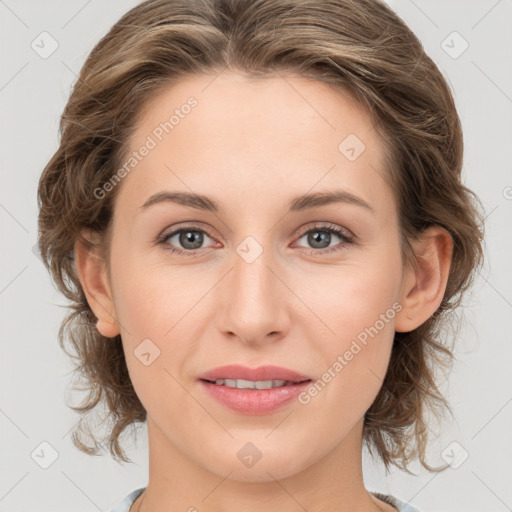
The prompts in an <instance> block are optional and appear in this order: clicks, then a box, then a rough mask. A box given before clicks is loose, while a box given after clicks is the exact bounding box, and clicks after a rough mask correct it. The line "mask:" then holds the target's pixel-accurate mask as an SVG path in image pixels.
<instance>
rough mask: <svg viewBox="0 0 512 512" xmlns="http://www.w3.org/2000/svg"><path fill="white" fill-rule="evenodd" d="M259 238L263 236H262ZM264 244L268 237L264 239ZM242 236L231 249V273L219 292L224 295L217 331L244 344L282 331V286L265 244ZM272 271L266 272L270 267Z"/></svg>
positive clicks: (268, 248) (273, 260)
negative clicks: (229, 335)
mask: <svg viewBox="0 0 512 512" xmlns="http://www.w3.org/2000/svg"><path fill="white" fill-rule="evenodd" d="M262 238H263V237H262ZM265 240H266V241H267V242H268V240H269V238H268V237H267V238H265ZM266 245H267V246H265V247H264V246H263V242H261V243H260V242H259V241H258V240H256V238H255V237H252V236H248V237H246V238H245V239H244V240H243V241H242V242H241V243H240V244H238V246H237V247H236V248H235V251H234V253H233V258H232V263H233V264H232V270H231V272H230V274H229V277H228V279H227V280H226V283H225V286H224V288H223V290H222V293H223V294H226V295H225V297H223V298H224V300H222V301H221V303H222V304H223V311H222V312H221V314H220V318H219V325H218V326H219V328H220V329H221V330H222V331H224V332H225V333H226V332H230V333H233V334H236V335H238V336H239V337H241V338H242V339H243V340H244V341H246V342H247V343H249V342H256V341H258V340H261V339H263V338H264V337H265V336H266V335H267V334H269V333H271V332H278V331H282V330H283V328H284V324H283V323H282V321H283V318H284V311H285V308H284V301H283V296H282V289H281V288H282V286H283V284H282V283H281V282H280V280H279V279H277V278H276V276H275V274H274V272H275V270H274V269H273V267H275V266H276V265H275V259H274V257H273V254H272V250H271V248H270V247H268V245H271V244H266ZM269 267H270V268H272V270H270V268H269Z"/></svg>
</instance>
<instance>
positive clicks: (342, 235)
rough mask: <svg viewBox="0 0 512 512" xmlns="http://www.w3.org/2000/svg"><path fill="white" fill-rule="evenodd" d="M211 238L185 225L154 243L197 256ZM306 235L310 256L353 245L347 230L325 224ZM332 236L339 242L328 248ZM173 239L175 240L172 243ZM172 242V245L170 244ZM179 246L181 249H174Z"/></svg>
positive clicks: (165, 234) (201, 230)
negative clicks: (206, 239) (309, 246)
mask: <svg viewBox="0 0 512 512" xmlns="http://www.w3.org/2000/svg"><path fill="white" fill-rule="evenodd" d="M205 235H206V237H208V238H210V239H211V237H210V236H209V235H208V233H207V232H206V231H205V230H204V229H201V228H200V227H198V226H194V225H187V226H183V227H180V228H179V229H173V230H172V231H170V232H165V231H164V233H162V235H160V236H159V237H158V238H157V240H156V242H157V243H158V244H161V245H163V246H164V248H165V250H168V251H170V252H172V253H175V254H179V255H181V256H197V255H198V254H201V252H200V249H205V247H202V245H203V243H204V239H205ZM306 235H307V243H309V244H311V245H312V246H313V248H312V249H311V250H310V251H309V252H308V254H311V255H318V254H327V253H330V252H334V251H340V250H342V249H344V248H345V247H346V245H347V244H351V243H354V235H353V234H352V233H351V232H350V231H348V230H347V229H344V228H341V227H338V226H334V225H327V224H315V225H314V226H313V228H309V229H308V230H307V231H303V232H302V234H301V235H300V238H299V240H300V239H302V238H304V237H305V236H306ZM332 235H335V238H338V239H340V240H341V242H339V243H337V244H336V245H334V246H332V247H329V245H330V243H331V242H332ZM173 238H174V239H175V240H174V241H173ZM171 242H172V243H171ZM176 244H180V245H181V246H182V247H183V249H180V248H179V247H176Z"/></svg>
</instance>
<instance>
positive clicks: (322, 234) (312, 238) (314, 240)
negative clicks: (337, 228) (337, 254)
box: [309, 231, 330, 248]
mask: <svg viewBox="0 0 512 512" xmlns="http://www.w3.org/2000/svg"><path fill="white" fill-rule="evenodd" d="M315 235H320V236H315ZM329 236H330V234H329V233H326V232H325V231H314V232H312V234H311V235H310V237H309V238H310V239H309V243H311V245H313V246H314V245H315V244H316V243H318V238H320V239H322V238H323V241H324V242H325V241H326V240H325V239H326V237H329ZM320 243H321V240H320ZM328 245H329V240H327V246H328ZM325 247H326V246H325ZM325 247H323V248H325ZM320 248H322V247H320Z"/></svg>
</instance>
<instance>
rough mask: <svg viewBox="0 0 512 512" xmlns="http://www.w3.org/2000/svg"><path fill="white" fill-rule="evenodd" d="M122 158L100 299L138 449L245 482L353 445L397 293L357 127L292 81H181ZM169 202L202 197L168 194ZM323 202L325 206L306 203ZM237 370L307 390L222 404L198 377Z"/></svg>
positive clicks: (376, 160) (382, 185) (387, 197)
mask: <svg viewBox="0 0 512 512" xmlns="http://www.w3.org/2000/svg"><path fill="white" fill-rule="evenodd" d="M191 97H192V98H193V99H190V98H191ZM171 116H174V117H171ZM166 123H167V124H166ZM144 147H145V148H146V149H142V148H144ZM133 152H136V154H134V153H133ZM129 157H132V158H134V159H135V160H132V161H131V163H130V164H129V165H127V167H125V171H126V169H129V172H125V173H121V174H120V176H123V174H125V176H124V178H123V179H122V180H121V182H120V183H119V184H117V185H116V186H118V187H121V188H120V190H119V191H118V192H119V195H118V197H117V200H116V203H115V209H114V219H113V235H112V243H111V252H110V270H111V281H110V286H111V291H112V296H113V304H114V307H115V316H116V318H117V319H118V323H119V325H120V332H121V336H122V340H123V346H124V350H125V353H126V358H127V364H128V369H129V372H130V376H131V379H132V381H133V385H134V387H135V390H136V392H137V394H138V396H139V398H140V400H141V402H142V404H143V405H144V407H145V409H146V410H147V413H148V428H149V433H150V443H153V448H155V446H158V448H159V449H160V450H161V451H160V453H165V452H166V450H167V448H168V447H170V446H172V447H175V448H176V449H177V450H179V451H180V452H181V453H182V454H183V455H184V456H186V457H187V458H188V459H190V460H192V461H193V462H194V463H196V464H197V465H199V466H201V467H202V468H205V469H207V470H209V471H211V472H213V473H215V474H218V475H221V476H222V477H224V476H226V475H227V474H228V473H230V478H233V479H235V480H246V481H249V480H250V481H264V480H269V479H270V478H271V477H270V476H269V473H270V474H271V475H272V477H273V478H285V477H287V476H290V475H293V474H295V473H297V472H299V471H301V470H303V469H305V468H307V467H309V466H311V465H312V464H314V463H315V462H317V461H319V460H320V459H323V458H325V457H327V455H329V454H331V453H335V452H333V450H338V449H341V447H343V446H345V447H346V448H347V449H349V448H350V447H352V448H353V447H354V446H356V448H357V450H360V444H358V443H360V434H361V429H362V421H363V417H364V414H365V411H366V410H367V409H368V408H369V407H370V405H371V404H372V402H373V400H374V399H375V397H376V395H377V393H378V391H379V389H380V387H381V385H382V380H383V378H384V375H385V373H386V369H387V365H388V361H389V357H390V352H391V347H392V342H393V335H394V327H395V320H396V313H397V312H398V311H399V310H400V301H401V299H402V297H403V296H404V293H405V292H404V278H405V270H404V268H403V264H402V259H401V251H400V243H399V229H398V221H397V210H396V203H395V199H394V196H393V192H392V190H391V189H390V187H389V185H388V184H387V182H386V181H385V180H384V179H383V175H384V152H383V146H382V142H381V140H380V138H379V135H378V134H377V132H376V131H375V129H374V127H373V125H372V122H371V120H370V118H369V117H368V115H367V114H366V113H365V112H364V111H363V110H362V109H361V108H360V107H359V106H357V105H356V104H355V103H354V101H353V100H352V99H351V97H350V96H348V95H345V94H342V93H340V92H335V91H334V90H332V89H330V88H329V86H327V85H326V84H323V83H320V82H317V81H311V80H308V79H305V78H301V77H297V76H286V77H275V78H265V79H248V78H246V77H243V76H241V75H238V74H234V73H228V72H223V73H221V74H220V75H219V76H217V77H215V75H214V74H212V75H209V76H202V77H199V76H194V77H191V78H188V79H186V80H183V81H181V82H180V83H179V84H177V85H173V86H171V87H169V89H167V90H165V91H164V92H163V93H161V94H160V95H158V96H156V97H154V98H152V100H151V102H150V103H149V104H148V105H147V107H146V108H145V110H144V115H143V116H142V117H141V119H140V123H139V124H138V126H137V130H136V132H135V134H134V136H133V138H132V139H131V142H130V152H129V155H128V157H127V162H128V158H129ZM135 161H136V164H135ZM176 193H181V194H184V195H190V194H197V195H201V196H207V197H208V200H206V201H199V200H195V201H190V202H189V204H185V202H184V201H181V202H179V201H173V200H171V199H169V198H167V199H166V196H165V194H176ZM325 193H329V194H332V193H337V194H338V199H339V200H338V201H330V202H325V203H324V202H323V201H321V200H318V199H317V200H311V199H310V200H305V197H306V196H309V195H316V194H325ZM151 198H153V199H151ZM148 203H150V204H149V205H148ZM213 203H215V205H216V206H217V210H216V211H214V210H213V208H212V204H213ZM145 204H146V206H144V205H145ZM292 205H293V207H291V206H292ZM206 206H209V208H206ZM330 229H334V230H339V231H340V233H339V234H337V233H336V232H333V231H329V230H330ZM178 230H182V231H178ZM187 233H188V234H187ZM157 240H159V241H157ZM173 250H175V251H176V252H173ZM235 364H236V365H241V366H244V367H246V368H249V369H255V368H259V367H262V366H266V365H272V366H278V367H282V368H285V369H288V370H292V371H294V372H297V373H298V374H300V375H301V376H302V377H304V378H305V379H311V383H309V384H305V385H304V384H303V385H301V386H295V387H294V390H295V391H294V393H295V394H294V393H291V395H288V394H286V393H287V392H288V391H289V390H286V389H284V387H285V386H278V387H279V389H277V390H274V391H268V390H260V391H258V390H241V391H236V390H233V389H232V388H229V387H228V386H225V385H224V386H222V393H221V394H222V396H225V397H227V398H226V400H228V401H229V403H230V404H231V405H228V404H227V403H226V402H224V401H222V400H219V399H218V398H215V397H214V396H213V394H212V393H211V391H212V390H213V391H215V390H216V391H219V389H217V388H218V386H219V385H218V384H207V383H205V382H204V381H202V380H201V379H200V376H204V374H205V373H206V372H209V371H212V370H214V369H216V368H218V367H221V366H225V365H235ZM220 373H221V374H222V371H220ZM269 375H270V374H269ZM229 376H230V377H232V378H234V377H236V376H234V375H229ZM229 376H227V377H229ZM329 376H330V378H329ZM270 377H272V378H273V379H278V380H279V371H278V372H277V374H272V375H270ZM246 380H260V379H257V378H256V379H246ZM261 380H266V379H261ZM282 380H287V379H286V377H285V378H284V379H282ZM299 380H300V379H299ZM316 381H320V384H318V383H317V387H316V392H315V391H314V390H313V389H312V387H311V384H313V383H315V382H316ZM228 384H231V385H232V384H233V383H228ZM275 384H276V383H274V385H275ZM277 384H279V383H277ZM213 387H215V388H216V389H213ZM292 387H293V386H292ZM299 391H300V394H298V392H299ZM251 393H253V395H252V397H253V398H250V396H251V395H250V394H251ZM256 393H257V394H258V395H256ZM242 395H243V396H242ZM280 396H281V397H282V396H288V397H289V398H288V400H285V401H283V402H279V397H280ZM290 396H291V398H290ZM244 397H245V399H244ZM247 397H249V399H247ZM269 401H270V402H271V405H269ZM151 436H153V437H152V438H151ZM166 447H167V448H166ZM259 457H261V458H259ZM258 458H259V460H258ZM251 461H252V462H251ZM254 461H256V462H254Z"/></svg>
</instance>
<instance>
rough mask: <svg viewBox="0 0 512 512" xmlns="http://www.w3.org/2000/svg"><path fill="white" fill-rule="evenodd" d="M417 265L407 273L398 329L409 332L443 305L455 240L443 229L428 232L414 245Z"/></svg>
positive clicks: (430, 229) (397, 322)
mask: <svg viewBox="0 0 512 512" xmlns="http://www.w3.org/2000/svg"><path fill="white" fill-rule="evenodd" d="M411 245H412V248H413V250H414V254H415V258H416V262H415V263H416V264H415V265H414V266H410V267H408V268H407V269H406V270H405V277H404V280H403V285H402V290H401V298H400V303H401V305H402V310H401V311H400V313H399V314H398V315H397V317H396V322H395V330H396V331H398V332H409V331H412V330H414V329H416V328H417V327H419V326H420V325H421V324H423V323H424V322H426V321H427V320H428V319H429V318H430V317H431V316H432V315H433V314H434V313H435V311H436V310H437V308H438V307H439V305H440V304H441V302H442V300H443V296H444V292H445V290H446V284H447V282H448V275H449V272H450V265H451V259H452V252H453V240H452V237H451V236H450V234H449V233H448V231H446V230H445V229H444V228H442V227H440V226H432V227H430V228H428V229H426V230H425V231H424V232H423V233H422V234H421V236H420V238H419V239H418V240H415V241H413V242H412V243H411Z"/></svg>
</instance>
